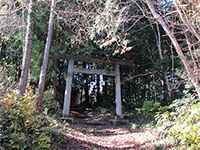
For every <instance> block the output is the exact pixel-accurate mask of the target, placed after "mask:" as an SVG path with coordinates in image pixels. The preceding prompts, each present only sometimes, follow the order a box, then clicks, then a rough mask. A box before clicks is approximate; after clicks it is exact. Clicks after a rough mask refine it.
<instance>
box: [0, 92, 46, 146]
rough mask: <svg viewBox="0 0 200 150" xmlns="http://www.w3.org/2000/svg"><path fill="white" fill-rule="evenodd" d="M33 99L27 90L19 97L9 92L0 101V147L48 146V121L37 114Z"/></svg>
mask: <svg viewBox="0 0 200 150" xmlns="http://www.w3.org/2000/svg"><path fill="white" fill-rule="evenodd" d="M34 99H35V98H34V96H33V93H32V91H31V90H28V91H27V92H26V94H25V96H23V97H21V98H17V96H16V94H15V93H14V92H11V93H9V94H8V95H6V96H5V97H4V98H3V99H2V100H1V101H0V143H1V145H0V149H3V150H4V149H5V150H7V149H16V150H31V149H33V150H35V149H37V150H45V149H46V150H47V149H49V148H50V133H49V130H48V124H49V122H48V120H47V119H46V118H45V117H44V116H42V115H39V114H37V112H36V110H35V104H34Z"/></svg>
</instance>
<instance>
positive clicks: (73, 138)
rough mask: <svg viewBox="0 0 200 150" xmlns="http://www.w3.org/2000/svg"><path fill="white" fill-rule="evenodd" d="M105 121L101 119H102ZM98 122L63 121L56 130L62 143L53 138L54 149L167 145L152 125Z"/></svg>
mask: <svg viewBox="0 0 200 150" xmlns="http://www.w3.org/2000/svg"><path fill="white" fill-rule="evenodd" d="M104 121H105V120H104ZM100 122H101V124H100V125H99V124H98V122H96V124H93V125H92V124H88V122H87V123H83V122H81V123H80V122H79V123H73V124H68V123H66V124H65V130H62V131H61V130H60V131H59V133H60V134H62V135H63V138H64V140H63V143H62V142H60V143H59V141H58V139H56V138H55V139H54V140H55V142H56V143H59V144H58V146H57V147H58V148H57V149H58V150H104V149H105V150H154V149H170V147H171V145H172V144H170V142H169V141H168V140H166V139H165V140H161V139H160V136H159V133H160V132H158V130H156V129H152V128H143V129H139V128H135V129H133V128H131V127H129V126H126V125H124V126H120V127H119V126H118V127H117V126H113V125H110V124H109V123H107V124H106V123H102V120H100Z"/></svg>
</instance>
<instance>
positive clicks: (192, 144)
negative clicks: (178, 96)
mask: <svg viewBox="0 0 200 150" xmlns="http://www.w3.org/2000/svg"><path fill="white" fill-rule="evenodd" d="M157 120H158V122H157V124H158V125H161V126H165V128H166V129H167V133H168V134H169V135H172V136H174V137H175V138H176V139H177V141H178V142H177V144H178V147H179V148H180V149H189V150H197V149H200V132H199V131H200V102H198V101H192V100H191V99H185V100H178V101H175V102H174V103H173V104H172V105H170V106H169V110H168V111H166V112H165V113H163V114H161V115H158V116H157Z"/></svg>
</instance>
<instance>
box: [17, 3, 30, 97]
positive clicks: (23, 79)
mask: <svg viewBox="0 0 200 150" xmlns="http://www.w3.org/2000/svg"><path fill="white" fill-rule="evenodd" d="M32 5H33V2H32V0H29V4H28V15H27V25H26V36H25V45H24V49H23V60H22V69H21V75H20V80H19V87H18V88H19V91H18V95H19V96H21V95H23V94H24V93H25V90H26V86H27V83H28V75H29V71H30V67H31V53H32V33H31V14H32Z"/></svg>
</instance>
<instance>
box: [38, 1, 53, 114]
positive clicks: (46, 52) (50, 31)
mask: <svg viewBox="0 0 200 150" xmlns="http://www.w3.org/2000/svg"><path fill="white" fill-rule="evenodd" d="M54 7H55V0H52V1H51V11H50V16H49V25H48V35H47V39H46V45H45V49H44V57H43V63H42V67H41V72H40V79H39V85H38V91H37V109H38V111H42V99H43V92H44V86H45V78H46V72H47V67H48V59H49V49H50V47H51V40H52V35H53V18H54V12H53V11H54Z"/></svg>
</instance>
